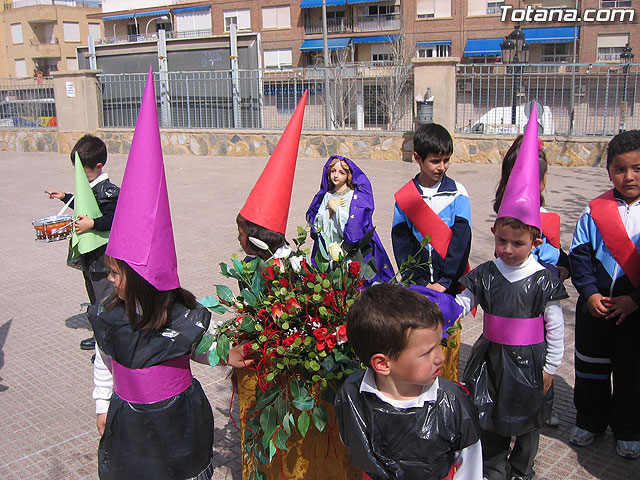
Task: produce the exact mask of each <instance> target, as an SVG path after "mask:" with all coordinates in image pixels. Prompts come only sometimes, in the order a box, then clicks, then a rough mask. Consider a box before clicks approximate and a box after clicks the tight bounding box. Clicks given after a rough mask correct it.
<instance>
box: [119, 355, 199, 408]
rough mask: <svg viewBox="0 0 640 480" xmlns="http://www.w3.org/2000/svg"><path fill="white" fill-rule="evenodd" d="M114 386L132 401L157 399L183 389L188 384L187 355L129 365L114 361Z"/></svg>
mask: <svg viewBox="0 0 640 480" xmlns="http://www.w3.org/2000/svg"><path fill="white" fill-rule="evenodd" d="M112 368H113V370H112V373H113V389H114V390H115V392H116V394H117V395H118V396H119V397H120V398H122V399H123V400H125V401H127V402H131V403H156V402H160V401H162V400H166V399H167V398H171V397H173V396H175V395H178V394H179V393H182V392H184V391H185V390H186V389H187V388H189V386H190V385H191V380H192V378H193V377H192V376H191V368H190V365H189V355H184V356H182V357H178V358H174V359H173V360H168V361H166V362H164V363H161V364H160V365H154V366H153V367H147V368H139V369H132V368H127V367H124V366H122V365H120V364H119V363H117V362H116V361H113V367H112Z"/></svg>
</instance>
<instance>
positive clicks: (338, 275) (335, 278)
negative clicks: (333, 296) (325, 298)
mask: <svg viewBox="0 0 640 480" xmlns="http://www.w3.org/2000/svg"><path fill="white" fill-rule="evenodd" d="M329 280H330V281H331V283H333V284H334V285H335V286H336V288H337V289H338V290H342V288H343V285H342V280H343V279H342V270H341V269H340V268H336V269H334V270H331V271H330V272H329Z"/></svg>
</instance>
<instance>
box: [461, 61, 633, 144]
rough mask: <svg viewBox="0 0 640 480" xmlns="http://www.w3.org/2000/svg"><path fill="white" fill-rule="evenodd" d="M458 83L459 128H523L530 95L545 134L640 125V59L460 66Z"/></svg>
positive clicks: (604, 133) (470, 130)
mask: <svg viewBox="0 0 640 480" xmlns="http://www.w3.org/2000/svg"><path fill="white" fill-rule="evenodd" d="M456 82H457V84H456V90H457V94H456V98H457V101H456V103H457V112H456V131H457V132H464V133H498V134H500V133H504V134H514V133H522V131H523V130H524V126H525V125H526V122H527V118H528V115H529V109H530V105H531V102H532V101H533V100H536V101H538V102H539V103H541V104H542V105H543V109H542V112H538V115H539V120H540V122H539V123H540V125H541V127H542V128H541V130H542V132H541V133H542V134H543V135H571V136H579V135H602V136H610V135H615V134H616V133H618V132H619V131H621V130H630V129H638V128H640V95H639V94H637V93H636V91H637V89H638V87H639V86H640V65H639V64H553V65H550V64H540V65H458V69H457V76H456ZM514 107H515V108H514Z"/></svg>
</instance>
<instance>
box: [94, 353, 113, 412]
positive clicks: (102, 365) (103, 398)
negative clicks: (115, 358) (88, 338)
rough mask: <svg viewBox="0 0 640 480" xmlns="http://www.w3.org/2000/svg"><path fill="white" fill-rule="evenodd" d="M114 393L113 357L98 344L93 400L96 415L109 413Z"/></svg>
mask: <svg viewBox="0 0 640 480" xmlns="http://www.w3.org/2000/svg"><path fill="white" fill-rule="evenodd" d="M112 393H113V376H112V375H111V357H109V356H108V355H107V354H106V353H104V352H103V351H102V350H100V348H98V345H97V344H96V358H95V360H94V361H93V399H94V400H95V401H96V414H100V413H107V410H109V401H110V400H111V394H112Z"/></svg>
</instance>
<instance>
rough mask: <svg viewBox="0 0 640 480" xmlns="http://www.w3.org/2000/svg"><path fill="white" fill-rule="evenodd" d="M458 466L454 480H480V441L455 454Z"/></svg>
mask: <svg viewBox="0 0 640 480" xmlns="http://www.w3.org/2000/svg"><path fill="white" fill-rule="evenodd" d="M455 464H456V465H457V466H458V469H457V470H456V473H455V474H454V475H453V478H454V480H482V446H481V444H480V440H478V441H477V442H476V443H474V444H473V445H469V446H468V447H466V448H463V449H462V450H460V451H459V452H456V457H455Z"/></svg>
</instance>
